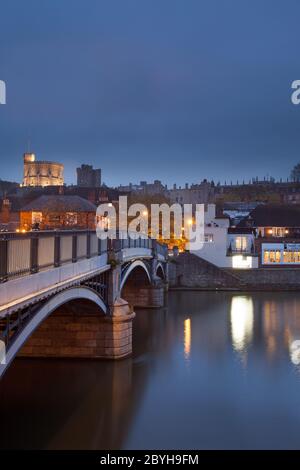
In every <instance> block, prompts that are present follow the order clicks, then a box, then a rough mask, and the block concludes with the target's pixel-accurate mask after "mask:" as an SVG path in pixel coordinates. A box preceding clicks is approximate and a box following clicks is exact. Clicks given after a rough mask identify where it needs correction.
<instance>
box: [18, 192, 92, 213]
mask: <svg viewBox="0 0 300 470" xmlns="http://www.w3.org/2000/svg"><path fill="white" fill-rule="evenodd" d="M21 211H22V212H31V211H40V212H43V211H50V212H66V211H67V212H96V206H95V205H94V204H92V203H91V202H90V201H87V200H86V199H83V198H82V197H80V196H62V195H49V196H48V195H43V196H40V197H38V198H37V199H34V200H33V201H31V202H30V203H28V204H26V205H25V206H23V207H22V208H21Z"/></svg>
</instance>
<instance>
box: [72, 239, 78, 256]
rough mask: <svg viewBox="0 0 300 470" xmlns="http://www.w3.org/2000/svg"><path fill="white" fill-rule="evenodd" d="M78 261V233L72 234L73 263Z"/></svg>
mask: <svg viewBox="0 0 300 470" xmlns="http://www.w3.org/2000/svg"><path fill="white" fill-rule="evenodd" d="M76 261H77V235H75V234H74V235H72V263H76Z"/></svg>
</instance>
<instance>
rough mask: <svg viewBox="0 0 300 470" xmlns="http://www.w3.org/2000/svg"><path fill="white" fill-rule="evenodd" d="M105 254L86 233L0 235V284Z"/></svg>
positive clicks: (99, 242)
mask: <svg viewBox="0 0 300 470" xmlns="http://www.w3.org/2000/svg"><path fill="white" fill-rule="evenodd" d="M105 252H107V240H100V239H98V238H97V235H96V232H94V231H90V230H83V231H81V230H78V231H77V230H74V231H73V230H72V231H66V230H64V231H38V232H26V233H3V234H0V282H5V281H7V280H9V279H13V278H16V277H20V276H24V275H28V274H33V273H37V272H38V271H41V270H43V269H46V268H47V269H48V268H54V267H59V266H61V265H63V264H65V263H71V262H72V263H76V261H78V260H80V259H84V258H91V257H95V256H100V255H101V254H102V253H105Z"/></svg>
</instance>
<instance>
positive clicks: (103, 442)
mask: <svg viewBox="0 0 300 470" xmlns="http://www.w3.org/2000/svg"><path fill="white" fill-rule="evenodd" d="M133 349H134V354H133V357H132V358H129V359H126V360H123V361H117V362H114V363H112V362H105V361H104V362H101V361H100V362H99V361H64V360H63V361H62V360H51V361H44V360H32V361H30V360H17V361H15V362H14V364H13V366H12V367H11V368H10V369H9V371H8V373H7V375H6V376H5V377H4V380H3V381H2V382H1V383H0V421H1V430H0V447H1V448H9V447H21V448H58V449H63V448H76V449H80V448H90V449H101V448H104V449H111V448H117V449H118V448H122V449H129V448H152V449H162V448H170V449H191V448H196V449H197V448H199V449H201V448H202V449H203V448H205V449H211V448H241V449H243V448H300V437H299V432H298V431H299V427H300V373H299V372H300V293H298V292H290V293H288V292H287V293H283V292H282V293H272V292H270V293H267V292H266V293H259V292H257V293H225V292H218V293H214V292H172V293H170V295H169V302H168V307H167V308H166V309H161V310H152V309H151V310H141V311H138V312H137V317H136V319H135V322H134V342H133ZM237 358H238V359H239V360H237Z"/></svg>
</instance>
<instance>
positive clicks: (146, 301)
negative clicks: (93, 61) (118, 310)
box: [122, 282, 165, 308]
mask: <svg viewBox="0 0 300 470" xmlns="http://www.w3.org/2000/svg"><path fill="white" fill-rule="evenodd" d="M122 298H123V299H125V300H126V301H127V302H128V303H129V304H130V305H132V306H133V307H139V308H152V307H153V308H159V307H163V306H164V299H165V289H164V287H163V286H141V287H139V286H138V285H136V284H133V283H130V282H128V283H127V284H126V285H125V286H124V288H123V290H122Z"/></svg>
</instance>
